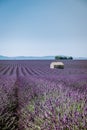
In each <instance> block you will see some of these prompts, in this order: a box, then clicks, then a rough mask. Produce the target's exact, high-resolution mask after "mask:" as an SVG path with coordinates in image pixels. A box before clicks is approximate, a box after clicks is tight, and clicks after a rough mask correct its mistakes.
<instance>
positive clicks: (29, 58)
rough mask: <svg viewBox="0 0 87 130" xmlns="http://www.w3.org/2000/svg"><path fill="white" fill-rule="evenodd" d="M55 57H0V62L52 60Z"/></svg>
mask: <svg viewBox="0 0 87 130" xmlns="http://www.w3.org/2000/svg"><path fill="white" fill-rule="evenodd" d="M54 59H55V56H36V57H35V56H16V57H7V56H2V55H0V60H54Z"/></svg>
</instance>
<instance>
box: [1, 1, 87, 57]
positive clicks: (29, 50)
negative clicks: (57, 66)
mask: <svg viewBox="0 0 87 130" xmlns="http://www.w3.org/2000/svg"><path fill="white" fill-rule="evenodd" d="M0 55H6V56H45V55H68V56H82V57H87V0H0Z"/></svg>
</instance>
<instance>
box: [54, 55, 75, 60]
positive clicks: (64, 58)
mask: <svg viewBox="0 0 87 130" xmlns="http://www.w3.org/2000/svg"><path fill="white" fill-rule="evenodd" d="M55 60H73V57H72V56H70V57H66V56H55Z"/></svg>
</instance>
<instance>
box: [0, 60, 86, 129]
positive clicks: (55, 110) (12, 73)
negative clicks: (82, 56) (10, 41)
mask: <svg viewBox="0 0 87 130" xmlns="http://www.w3.org/2000/svg"><path fill="white" fill-rule="evenodd" d="M51 62H52V60H29V61H28V60H24V61H21V60H20V61H17V60H16V61H10V60H9V61H6V60H4V61H2V60H1V61H0V130H87V60H82V61H81V60H64V61H63V63H64V65H65V66H64V69H50V63H51Z"/></svg>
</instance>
